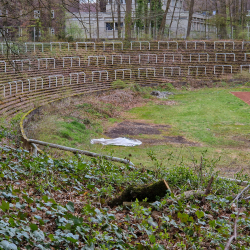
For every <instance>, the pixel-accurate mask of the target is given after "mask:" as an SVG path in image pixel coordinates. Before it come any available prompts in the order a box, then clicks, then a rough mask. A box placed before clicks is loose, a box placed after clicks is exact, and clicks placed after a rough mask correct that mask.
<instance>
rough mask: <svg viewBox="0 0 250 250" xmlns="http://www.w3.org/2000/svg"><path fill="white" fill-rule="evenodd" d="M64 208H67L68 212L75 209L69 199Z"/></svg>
mask: <svg viewBox="0 0 250 250" xmlns="http://www.w3.org/2000/svg"><path fill="white" fill-rule="evenodd" d="M66 208H67V209H68V210H69V211H70V212H72V213H74V211H75V208H74V203H73V202H71V201H69V202H68V203H67V205H66Z"/></svg>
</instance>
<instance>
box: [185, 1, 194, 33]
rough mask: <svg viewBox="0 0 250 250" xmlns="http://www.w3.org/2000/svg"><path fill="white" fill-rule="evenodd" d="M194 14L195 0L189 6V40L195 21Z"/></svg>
mask: <svg viewBox="0 0 250 250" xmlns="http://www.w3.org/2000/svg"><path fill="white" fill-rule="evenodd" d="M193 13H194V0H191V1H190V5H189V15H188V27H187V36H186V37H187V38H189V36H190V32H191V26H192V20H193Z"/></svg>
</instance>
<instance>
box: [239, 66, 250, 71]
mask: <svg viewBox="0 0 250 250" xmlns="http://www.w3.org/2000/svg"><path fill="white" fill-rule="evenodd" d="M243 67H247V68H248V71H249V73H250V65H240V72H241V73H242V71H243Z"/></svg>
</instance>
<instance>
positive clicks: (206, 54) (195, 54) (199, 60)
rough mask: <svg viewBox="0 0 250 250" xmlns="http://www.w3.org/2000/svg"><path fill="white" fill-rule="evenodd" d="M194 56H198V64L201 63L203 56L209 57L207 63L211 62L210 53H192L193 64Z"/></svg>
mask: <svg viewBox="0 0 250 250" xmlns="http://www.w3.org/2000/svg"><path fill="white" fill-rule="evenodd" d="M192 56H198V62H201V56H206V57H207V62H208V61H209V54H208V53H191V54H190V58H189V62H192Z"/></svg>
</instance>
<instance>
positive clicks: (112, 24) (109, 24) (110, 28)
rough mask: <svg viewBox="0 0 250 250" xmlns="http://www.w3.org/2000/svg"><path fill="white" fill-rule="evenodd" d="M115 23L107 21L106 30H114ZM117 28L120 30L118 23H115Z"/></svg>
mask: <svg viewBox="0 0 250 250" xmlns="http://www.w3.org/2000/svg"><path fill="white" fill-rule="evenodd" d="M122 27H123V23H121V28H122ZM113 29H114V23H106V30H113ZM115 30H118V23H115Z"/></svg>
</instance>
